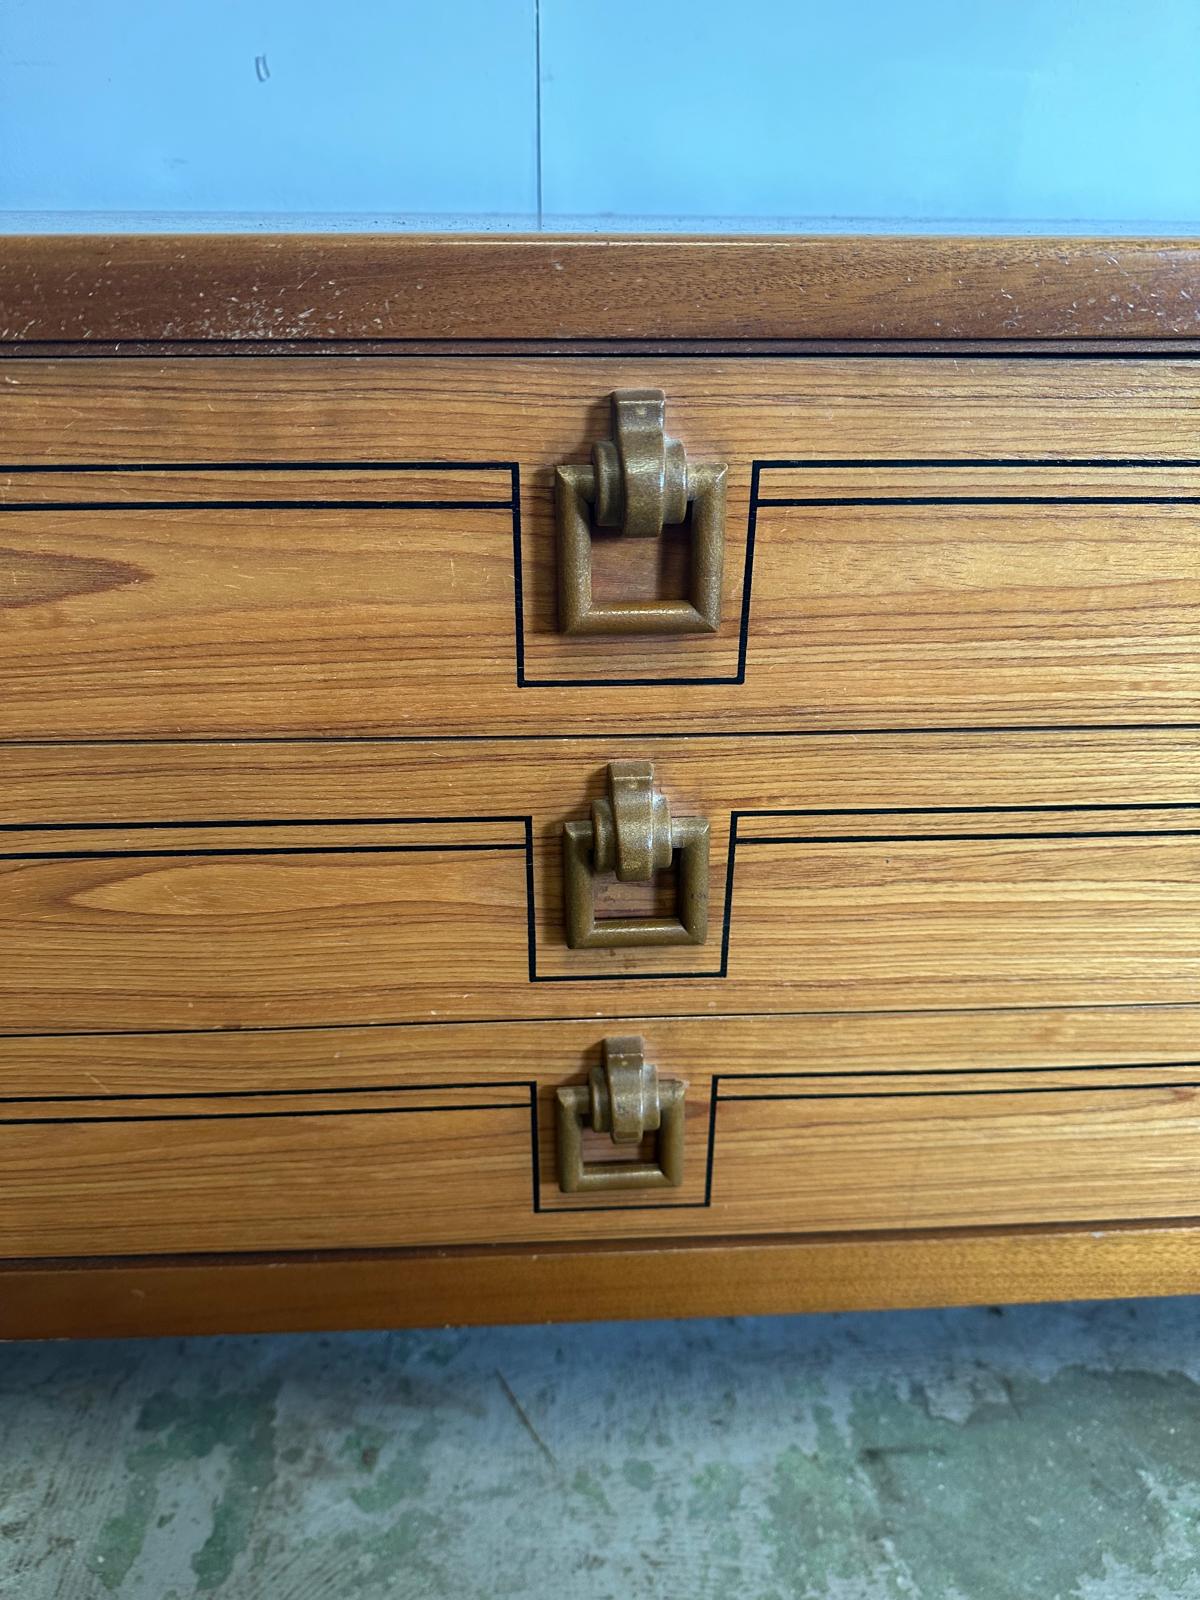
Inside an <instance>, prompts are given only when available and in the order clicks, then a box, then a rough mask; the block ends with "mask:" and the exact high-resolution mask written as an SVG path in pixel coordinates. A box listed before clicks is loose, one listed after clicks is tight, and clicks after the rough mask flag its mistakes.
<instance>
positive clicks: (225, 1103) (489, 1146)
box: [0, 1007, 1200, 1258]
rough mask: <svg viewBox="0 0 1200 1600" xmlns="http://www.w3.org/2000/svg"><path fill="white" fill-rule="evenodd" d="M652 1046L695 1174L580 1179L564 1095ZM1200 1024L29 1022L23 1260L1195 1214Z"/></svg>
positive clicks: (1143, 1017)
mask: <svg viewBox="0 0 1200 1600" xmlns="http://www.w3.org/2000/svg"><path fill="white" fill-rule="evenodd" d="M631 1033H636V1034H637V1035H639V1036H641V1037H643V1038H644V1042H645V1044H644V1048H645V1057H646V1059H647V1060H650V1061H652V1062H653V1063H654V1065H655V1067H656V1069H657V1073H658V1075H659V1078H660V1080H674V1081H677V1082H679V1083H681V1084H682V1085H683V1102H684V1109H685V1121H684V1135H683V1146H682V1150H683V1155H682V1169H681V1182H680V1184H679V1186H678V1187H676V1188H654V1189H640V1190H639V1189H621V1190H612V1191H610V1190H605V1191H602V1192H595V1193H571V1194H564V1193H562V1192H560V1189H559V1182H558V1148H557V1135H556V1114H555V1113H556V1098H555V1097H556V1093H557V1091H558V1090H559V1089H560V1088H562V1087H565V1086H569V1085H578V1084H581V1083H583V1082H584V1081H585V1080H586V1076H587V1074H588V1072H589V1070H590V1069H592V1068H594V1067H595V1066H596V1065H597V1063H598V1062H599V1061H600V1059H601V1044H602V1040H603V1039H604V1038H605V1037H611V1036H612V1035H614V1034H620V1035H626V1034H631ZM1198 1037H1200V1007H1180V1008H1171V1007H1164V1008H1162V1009H1161V1010H1158V1011H1154V1012H1150V1013H1147V1012H1145V1011H1138V1010H1122V1009H1120V1008H1115V1007H1101V1008H1095V1009H1091V1010H1078V1011H1069V1010H1060V1011H1047V1012H1040V1013H1039V1012H1023V1013H1020V1014H1015V1013H1012V1012H1003V1011H996V1012H992V1013H986V1014H982V1015H981V1014H978V1013H976V1014H972V1015H970V1016H967V1015H961V1014H960V1015H957V1016H956V1015H953V1014H947V1013H943V1014H931V1013H925V1014H908V1015H892V1016H878V1015H876V1016H871V1015H862V1014H859V1015H847V1016H841V1017H839V1016H833V1015H825V1016H812V1017H790V1018H788V1017H761V1016H760V1017H747V1018H729V1017H715V1018H713V1017H703V1018H696V1017H689V1018H667V1017H628V1016H625V1017H620V1018H618V1019H615V1020H614V1021H613V1022H611V1023H601V1022H597V1021H595V1020H590V1021H574V1022H561V1023H559V1022H544V1023H508V1024H500V1023H498V1024H491V1025H488V1026H484V1027H480V1026H462V1025H457V1026H456V1025H439V1026H420V1027H404V1028H387V1027H383V1028H334V1029H316V1030H304V1029H282V1030H272V1031H269V1032H247V1033H241V1034H228V1033H226V1034H217V1033H193V1034H170V1033H168V1034H125V1035H119V1036H109V1037H104V1036H98V1035H74V1036H69V1037H56V1038H55V1037H44V1038H25V1039H20V1040H17V1039H12V1038H9V1039H3V1040H0V1253H2V1254H3V1255H6V1256H9V1257H13V1258H17V1257H29V1256H46V1257H54V1256H79V1255H92V1254H103V1255H142V1254H166V1253H176V1252H184V1253H197V1252H199V1253H206V1252H213V1251H266V1250H275V1251H301V1250H314V1249H366V1248H371V1249H375V1248H392V1249H399V1248H411V1247H421V1246H429V1245H439V1246H443V1245H479V1244H484V1243H490V1244H492V1245H498V1244H502V1243H508V1244H530V1243H539V1244H543V1245H552V1244H555V1243H558V1244H563V1243H567V1242H569V1241H572V1240H574V1241H587V1240H591V1241H596V1242H599V1241H603V1240H612V1239H621V1238H631V1239H639V1238H640V1239H659V1240H662V1239H668V1238H695V1239H700V1238H709V1237H721V1236H732V1235H755V1236H757V1235H764V1234H789V1235H802V1234H806V1233H821V1232H826V1233H828V1232H856V1231H871V1230H884V1229H886V1230H890V1231H893V1232H894V1231H897V1230H906V1229H914V1230H919V1229H930V1228H964V1227H965V1228H969V1227H975V1226H979V1225H983V1224H992V1223H995V1224H1009V1223H1011V1224H1014V1225H1015V1224H1018V1223H1020V1224H1038V1225H1043V1224H1048V1223H1063V1222H1070V1221H1087V1222H1089V1223H1111V1222H1114V1221H1119V1220H1122V1219H1139V1220H1143V1221H1146V1220H1151V1219H1159V1220H1162V1219H1167V1218H1173V1217H1187V1216H1194V1215H1195V1214H1196V1212H1197V1210H1198V1209H1200V1166H1198V1163H1197V1147H1198V1143H1200V1111H1198V1107H1200V1092H1198V1091H1200V1069H1198V1068H1197V1064H1196V1059H1195V1058H1196V1054H1197V1048H1196V1045H1197V1038H1198ZM767 1063H769V1064H770V1066H769V1070H768V1069H767V1067H766V1064H767ZM606 1145H608V1149H607V1155H608V1158H609V1159H614V1160H616V1159H629V1153H628V1151H627V1150H622V1149H616V1148H613V1147H612V1146H611V1144H610V1143H609V1142H608V1141H605V1140H604V1139H603V1138H601V1137H599V1136H596V1137H595V1138H594V1139H592V1142H591V1144H590V1146H589V1159H595V1158H597V1157H600V1158H603V1157H604V1155H605V1147H606Z"/></svg>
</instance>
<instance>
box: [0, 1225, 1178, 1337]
mask: <svg viewBox="0 0 1200 1600" xmlns="http://www.w3.org/2000/svg"><path fill="white" fill-rule="evenodd" d="M1198 1233H1200V1230H1198V1229H1197V1228H1196V1227H1195V1226H1194V1225H1193V1226H1183V1225H1178V1224H1176V1225H1172V1224H1165V1225H1160V1226H1155V1227H1113V1228H1086V1229H1081V1228H1074V1229H1071V1228H1064V1229H1028V1228H1026V1229H1010V1230H1007V1231H1004V1232H991V1233H987V1232H985V1233H942V1234H930V1233H912V1234H907V1235H904V1234H900V1235H892V1236H889V1237H874V1238H872V1237H870V1236H867V1237H861V1238H832V1239H830V1238H826V1239H807V1240H799V1241H795V1240H782V1239H780V1240H769V1241H763V1240H744V1239H743V1240H731V1239H726V1240H709V1241H701V1242H697V1243H694V1244H691V1245H686V1244H681V1243H679V1242H671V1241H666V1242H661V1241H660V1242H656V1243H646V1244H643V1245H613V1246H602V1247H597V1246H585V1247H582V1248H580V1247H578V1246H576V1247H574V1248H571V1247H554V1246H543V1247H541V1248H539V1249H537V1250H535V1251H529V1250H521V1249H513V1248H507V1249H506V1248H504V1247H502V1246H500V1247H496V1246H493V1247H491V1248H489V1249H483V1250H479V1249H476V1250H424V1251H411V1252H387V1251H384V1252H378V1253H376V1254H372V1255H355V1254H353V1253H350V1254H343V1255H338V1256H332V1257H331V1256H323V1257H322V1256H316V1257H314V1256H307V1257H305V1256H301V1257H299V1258H294V1259H291V1260H289V1259H288V1258H287V1257H282V1258H275V1259H270V1260H266V1259H264V1258H262V1257H248V1258H247V1257H242V1258H240V1259H239V1258H238V1257H226V1258H224V1259H219V1260H211V1259H210V1260H205V1259H203V1258H199V1259H196V1260H194V1261H187V1260H184V1259H175V1260H172V1261H154V1260H149V1261H142V1262H136V1263H116V1264H111V1265H99V1264H97V1263H95V1262H83V1263H76V1264H73V1265H71V1266H65V1265H57V1264H52V1265H48V1266H17V1267H12V1268H9V1269H8V1270H4V1269H0V1274H2V1276H0V1337H3V1338H8V1339H30V1338H55V1339H63V1338H128V1337H131V1336H137V1335H141V1336H155V1335H156V1336H159V1337H161V1336H163V1335H179V1334H194V1333H226V1332H240V1333H266V1332H274V1331H277V1330H280V1329H288V1330H291V1331H295V1332H301V1331H314V1332H315V1331H319V1330H330V1331H331V1330H334V1329H341V1328H374V1327H383V1328H389V1327H416V1328H420V1327H440V1326H445V1325H446V1324H455V1325H461V1326H472V1325H486V1324H489V1323H493V1324H498V1323H521V1322H528V1321H529V1320H530V1318H531V1317H533V1316H536V1317H538V1318H545V1319H550V1320H553V1321H560V1322H571V1321H594V1320H602V1321H605V1322H609V1321H613V1320H618V1319H629V1318H641V1317H688V1316H691V1317H696V1316H707V1317H717V1316H754V1315H770V1314H778V1313H780V1312H798V1311H861V1310H876V1309H880V1308H882V1307H914V1306H942V1305H994V1304H999V1303H1004V1302H1012V1301H1026V1302H1028V1301H1043V1300H1093V1299H1106V1298H1107V1299H1111V1298H1113V1297H1117V1296H1127V1295H1170V1294H1196V1293H1198V1292H1200V1263H1198V1258H1197V1250H1196V1240H1197V1236H1198Z"/></svg>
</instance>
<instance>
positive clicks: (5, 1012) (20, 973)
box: [0, 733, 1200, 1033]
mask: <svg viewBox="0 0 1200 1600" xmlns="http://www.w3.org/2000/svg"><path fill="white" fill-rule="evenodd" d="M536 748H537V751H538V754H537V757H536V760H535V761H531V760H530V757H529V754H528V750H527V748H525V747H522V746H520V745H512V744H507V743H504V742H495V743H486V742H484V743H467V744H464V745H461V746H456V747H446V746H440V745H432V746H422V745H419V744H405V745H399V746H378V747H368V748H365V749H362V750H359V751H356V752H355V753H354V755H353V756H350V755H346V754H343V753H342V752H340V751H333V752H331V751H329V750H325V749H314V748H312V747H306V746H290V747H289V746H284V745H273V746H271V747H270V748H269V751H268V752H267V753H265V754H264V751H263V750H262V749H261V748H257V749H256V748H255V747H246V746H240V747H235V746H230V747H228V748H225V749H222V750H219V751H218V750H215V749H214V748H213V747H211V746H205V745H192V746H181V745H173V746H157V747H154V749H153V752H152V753H148V751H147V748H146V747H132V748H125V749H118V748H113V747H105V748H88V749H85V748H84V747H79V746H76V747H73V748H71V749H69V750H66V749H54V748H42V749H27V750H20V751H17V750H10V751H9V752H7V753H6V754H5V756H4V758H3V762H2V763H0V771H2V772H3V774H4V779H5V781H4V783H3V785H2V792H0V815H2V816H4V817H6V818H8V819H11V820H9V821H7V822H6V823H5V825H4V827H3V831H2V832H0V843H2V850H0V854H2V855H3V856H4V858H5V859H4V860H3V861H0V869H2V871H0V881H2V882H3V885H4V894H3V897H2V898H0V1027H3V1028H4V1029H6V1030H9V1031H16V1032H39V1033H40V1032H65V1031H72V1030H75V1029H83V1030H89V1031H90V1030H100V1031H109V1030H120V1031H128V1030H137V1029H141V1028H210V1027H219V1028H227V1027H237V1028H243V1027H264V1026H295V1025H301V1024H318V1023H319V1024H335V1023H336V1024H351V1023H381V1022H406V1021H422V1020H443V1021H451V1020H466V1019H478V1020H484V1021H487V1020H494V1019H498V1018H505V1017H527V1018H538V1017H542V1018H552V1017H571V1016H580V1015H594V1016H606V1015H607V1016H613V1015H617V1014H619V1013H621V1012H625V1013H629V1012H641V1013H644V1014H666V1013H674V1014H678V1015H686V1014H688V1013H692V1012H703V1011H709V1012H713V1013H737V1012H762V1011H770V1010H781V1011H814V1010H853V1009H859V1008H863V1007H872V1008H876V1007H877V1008H884V1009H889V1010H904V1009H908V1008H911V1007H914V1006H920V1007H942V1006H946V1007H956V1008H972V1007H979V1006H995V1005H1036V1006H1040V1005H1082V1004H1116V1003H1134V1002H1137V1003H1142V1004H1161V1003H1163V1002H1168V1001H1169V1002H1189V1001H1194V1000H1196V999H1197V998H1200V945H1198V942H1197V939H1196V930H1197V927H1200V810H1198V809H1197V807H1196V804H1195V786H1194V780H1193V777H1192V773H1193V772H1194V770H1195V762H1196V757H1197V750H1196V743H1195V740H1194V738H1193V737H1192V736H1190V735H1186V734H1182V733H1163V734H1161V735H1159V736H1157V737H1156V738H1155V739H1152V738H1151V737H1150V736H1148V735H1136V736H1135V735H1132V734H1110V735H1108V736H1105V737H1100V736H1099V735H1091V736H1078V737H1076V738H1075V739H1074V740H1070V741H1069V740H1067V739H1066V737H1065V736H1062V735H1058V736H1051V735H1039V736H1036V737H1035V736H1028V737H1026V738H1025V739H1023V740H1016V739H1013V738H1011V737H1010V738H1008V739H1005V740H996V739H991V740H989V739H986V738H983V737H978V736H977V737H974V738H969V737H962V736H955V737H943V738H938V737H935V736H908V737H904V738H901V737H897V738H893V739H882V738H877V739H873V740H863V741H854V740H845V741H840V740H835V741H796V740H778V741H774V740H764V741H756V742H754V743H753V744H746V743H740V742H737V741H724V740H715V741H706V740H696V741H687V740H681V741H673V742H668V741H663V742H657V743H656V742H652V741H628V742H625V743H623V744H621V745H618V746H605V745H597V744H592V743H589V742H585V741H569V740H564V741H561V742H554V743H549V742H547V743H544V744H542V745H540V746H538V747H536ZM626 755H635V756H648V757H651V758H652V761H653V765H654V768H655V772H656V775H657V779H658V781H659V783H660V785H661V787H662V789H663V791H664V792H665V793H666V794H667V795H668V796H669V797H670V800H671V802H672V806H673V809H674V811H675V812H676V813H678V814H680V815H688V814H692V813H695V814H698V815H700V816H703V817H705V818H706V819H707V820H708V821H709V824H710V827H711V832H712V851H711V858H710V864H709V893H710V901H711V910H710V922H709V930H708V936H707V939H706V941H705V943H704V944H702V945H689V946H672V947H667V948H661V949H657V948H643V949H624V950H605V949H599V950H572V949H569V948H568V947H567V945H566V942H565V935H564V920H563V886H562V865H561V863H562V832H563V825H564V823H565V822H566V821H568V820H570V819H573V818H578V817H579V816H580V815H583V816H586V815H587V807H588V803H589V799H590V798H591V797H594V796H595V795H596V794H597V793H598V792H599V790H600V789H601V788H602V787H603V783H604V771H605V768H604V762H605V760H606V759H608V758H614V757H617V756H626ZM397 796H403V797H404V806H405V809H406V811H409V812H410V814H411V816H410V820H408V821H398V820H394V811H393V813H392V815H391V816H389V814H388V809H386V808H387V807H388V806H389V802H390V801H392V800H393V799H394V798H395V797H397ZM267 806H270V808H271V809H270V811H269V812H268V813H267V814H266V815H264V814H263V812H264V809H265V808H266V807H267ZM156 812H157V816H156V815H155V813H156ZM139 813H140V819H139V820H138V821H137V822H126V823H124V824H121V825H118V824H116V823H113V822H106V821H103V820H101V819H102V818H103V817H105V816H109V817H111V816H113V815H116V816H120V817H126V818H129V817H135V816H138V814H139ZM164 813H165V814H164ZM256 813H257V814H258V816H259V818H260V820H257V821H255V820H253V818H254V817H255V814H256ZM189 816H190V817H191V818H192V819H193V820H190V821H189V820H180V819H181V818H187V817H189ZM349 817H354V818H355V820H353V821H350V820H347V818H349ZM421 818H424V819H425V820H420V819H421ZM323 819H329V820H323Z"/></svg>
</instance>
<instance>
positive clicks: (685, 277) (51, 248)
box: [0, 234, 1200, 341]
mask: <svg viewBox="0 0 1200 1600" xmlns="http://www.w3.org/2000/svg"><path fill="white" fill-rule="evenodd" d="M1198 271H1200V266H1198V252H1197V246H1196V243H1195V241H1194V240H1187V239H1180V240H1168V239H1082V238H1069V239H1050V238H1033V239H1030V238H1024V239H1002V238H979V239H971V238H895V237H893V238H880V237H878V236H873V237H870V238H854V237H839V238H819V237H813V238H709V239H704V238H674V239H673V238H664V237H662V236H656V237H652V238H638V237H617V238H587V237H566V238H556V237H553V236H550V237H546V236H538V237H533V238H521V237H504V238H497V237H495V236H489V237H483V238H472V237H454V236H447V235H444V234H443V235H433V236H429V237H420V236H412V235H408V236H398V237H397V236H392V237H389V236H387V235H379V234H374V235H357V236H356V235H346V234H342V235H330V234H324V235H317V236H304V235H297V234H290V235H282V236H277V237H271V236H263V235H253V234H241V235H237V236H225V237H222V236H220V235H215V236H214V235H209V236H204V235H186V236H174V237H172V236H169V235H166V236H153V235H145V234H141V235H133V236H128V235H110V236H103V235H99V236H91V237H89V236H86V235H75V236H72V237H64V238H52V237H29V238H16V239H10V240H8V241H7V242H6V246H5V253H4V260H3V263H0V307H2V308H3V317H2V318H0V338H3V339H10V340H21V341H28V340H39V339H81V340H82V339H92V340H104V339H109V340H113V339H122V340H128V339H235V340H239V341H243V340H244V341H259V340H264V339H303V340H309V341H314V340H320V339H329V338H335V339H367V340H371V339H412V338H441V339H469V338H496V337H499V338H581V339H594V338H602V337H610V338H611V337H617V338H625V337H633V338H650V337H658V338H685V339H697V338H706V337H707V338H735V339H743V338H783V339H794V338H839V337H841V338H875V339H878V338H888V339H913V338H915V339H955V338H996V339H1018V338H1036V339H1047V338H1081V337H1099V338H1114V339H1115V338H1136V337H1146V338H1154V339H1169V338H1180V337H1187V336H1188V335H1193V336H1194V335H1195V334H1197V333H1198V332H1200V325H1198V323H1197V315H1198V314H1197V310H1196V300H1195V288H1196V282H1197V275H1198Z"/></svg>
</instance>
